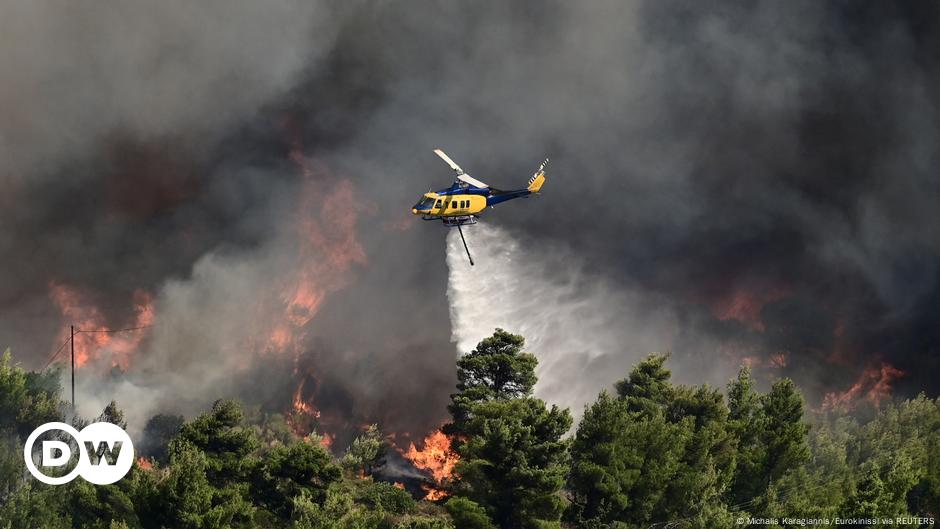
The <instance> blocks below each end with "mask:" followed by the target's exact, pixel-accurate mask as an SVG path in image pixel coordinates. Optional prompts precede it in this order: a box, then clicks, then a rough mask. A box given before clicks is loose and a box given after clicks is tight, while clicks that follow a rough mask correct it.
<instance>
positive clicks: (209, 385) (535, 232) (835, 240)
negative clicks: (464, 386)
mask: <svg viewBox="0 0 940 529" xmlns="http://www.w3.org/2000/svg"><path fill="white" fill-rule="evenodd" d="M2 9H3V16H2V17H0V43H2V44H3V45H2V46H0V75H2V76H3V77H2V78H3V80H4V82H3V83H0V103H2V104H0V109H2V110H0V154H2V156H0V159H2V166H0V183H2V185H3V190H2V192H0V225H2V228H3V229H2V230H0V252H2V255H3V256H4V257H3V259H2V261H0V263H2V264H0V278H2V279H0V343H2V344H3V345H9V346H10V347H12V348H13V350H14V353H15V355H16V357H17V358H18V359H19V360H20V361H22V362H23V363H24V365H26V367H29V368H33V369H38V368H41V367H43V366H44V364H45V363H46V361H47V359H48V358H49V357H50V355H51V353H52V352H53V351H55V350H56V349H57V348H58V347H59V345H60V344H61V343H62V341H63V336H64V335H63V332H65V331H64V330H65V329H67V328H68V326H69V325H72V324H75V325H78V326H79V327H80V328H83V329H84V327H88V326H91V327H94V329H96V330H101V331H104V330H108V331H111V330H116V329H120V328H125V327H135V326H138V323H139V322H141V321H144V322H146V321H148V318H152V321H151V325H152V326H149V327H146V328H145V329H141V330H139V331H134V332H139V333H140V334H138V335H133V336H131V335H120V337H119V336H118V335H115V336H114V337H113V338H111V339H107V340H106V339H104V338H95V339H92V337H91V335H90V334H86V335H81V336H82V344H83V347H85V348H86V349H85V350H84V352H85V354H86V358H87V364H83V366H82V367H81V368H80V371H79V377H78V380H79V383H80V387H79V395H78V399H79V408H80V411H81V412H82V413H85V414H89V415H90V414H93V413H96V412H97V411H98V410H97V409H96V408H99V407H101V406H102V405H103V403H105V402H107V401H108V400H110V399H111V398H117V399H118V401H119V404H120V405H121V406H123V407H125V408H127V410H128V411H129V413H130V416H131V419H132V428H135V427H136V428H140V427H141V426H142V424H143V422H144V421H146V419H147V417H148V416H149V415H150V414H152V413H155V412H158V411H178V412H183V413H193V412H195V411H196V410H198V409H200V408H202V407H204V406H206V405H207V404H208V403H210V402H211V401H212V400H214V399H215V398H218V397H221V396H237V397H241V398H243V399H245V400H246V401H248V402H250V403H251V404H253V405H256V406H261V407H263V408H265V409H267V410H271V411H281V412H285V411H291V410H295V408H296V407H295V406H294V403H295V401H296V400H297V398H298V396H299V398H300V400H301V401H302V403H303V404H304V406H302V407H301V408H302V409H309V410H316V412H319V427H320V428H321V429H322V430H330V429H332V430H335V431H334V432H329V433H334V434H336V435H341V434H342V431H347V430H348V431H353V432H354V431H356V430H358V428H360V427H361V425H362V424H365V423H370V422H375V421H378V422H381V423H382V426H383V427H384V428H385V429H386V431H389V432H397V433H399V434H401V435H402V438H403V439H404V438H406V435H410V436H412V437H413V438H414V437H416V436H423V435H424V434H425V433H427V432H428V431H430V430H432V429H434V428H435V427H437V426H439V425H440V423H441V422H442V421H443V420H444V419H445V416H446V406H445V405H446V402H447V397H448V394H449V393H450V392H451V391H453V384H454V379H455V376H454V357H455V354H456V353H458V352H466V351H467V350H468V349H469V348H470V347H471V346H472V345H473V344H474V343H475V342H476V341H478V340H479V339H481V338H483V337H484V336H485V335H486V334H488V333H490V332H492V328H491V327H495V326H497V325H499V326H504V327H506V328H507V329H509V330H512V331H515V332H521V333H524V334H526V335H527V338H528V339H529V343H530V346H531V349H532V350H533V352H535V353H536V354H538V355H540V358H541V360H542V367H541V369H542V371H541V375H542V376H543V380H542V382H541V383H540V386H539V392H540V394H542V395H543V396H546V397H547V398H550V399H557V400H558V401H559V402H562V403H565V404H569V405H572V406H575V407H577V406H578V405H579V404H580V403H582V402H584V401H586V400H589V399H590V398H592V396H593V395H594V394H595V393H596V392H597V391H598V390H600V389H601V388H603V387H605V386H606V385H608V384H609V383H610V382H611V381H612V380H615V379H617V378H620V377H622V376H623V375H625V374H626V370H627V369H628V367H629V365H630V364H631V363H632V362H633V361H635V359H636V358H638V357H639V356H640V355H642V354H645V353H646V352H648V351H650V350H660V351H663V350H671V351H672V352H673V364H674V365H673V368H674V369H675V371H676V374H677V376H678V377H679V378H680V379H682V380H684V381H690V382H693V381H694V382H698V381H701V380H702V379H706V380H708V381H711V382H713V383H721V382H723V380H724V379H725V378H726V377H727V376H728V375H729V374H730V373H731V372H733V370H734V369H735V368H736V367H737V365H739V364H741V363H749V364H751V365H752V366H753V367H754V368H755V371H757V372H758V373H759V375H760V376H761V377H762V378H763V379H764V380H768V379H770V378H773V377H776V376H792V377H794V378H795V379H796V380H797V382H798V383H799V384H801V386H803V387H805V388H807V390H808V391H809V393H810V396H811V398H812V399H813V401H814V403H813V405H814V406H824V405H827V404H826V403H829V404H828V405H830V406H836V405H839V406H843V405H844V406H851V405H854V404H852V403H853V402H858V401H862V402H869V403H871V404H872V405H876V404H878V403H881V402H883V401H884V398H886V395H889V394H891V393H895V392H901V393H912V392H917V391H921V390H925V391H928V392H930V393H931V394H936V393H937V392H938V391H940V386H938V385H937V381H936V380H935V377H934V378H931V377H930V373H932V372H935V371H936V370H937V368H940V364H938V362H940V360H938V358H940V356H938V355H937V354H936V353H937V349H938V343H940V334H938V327H937V326H936V325H935V319H936V318H935V314H936V313H937V309H938V307H940V281H938V280H940V242H938V241H940V234H938V232H937V230H938V228H937V227H938V226H940V209H938V208H937V207H936V204H937V201H938V198H940V180H938V178H937V174H938V169H940V158H938V149H937V145H940V141H938V140H940V127H938V123H940V119H938V117H940V116H938V114H937V112H938V110H937V109H938V108H940V105H937V102H936V95H935V94H937V93H940V90H938V84H940V82H938V81H940V79H938V72H940V65H938V58H937V55H936V53H935V50H936V49H937V48H938V45H940V41H938V39H940V37H938V35H940V31H938V29H940V28H938V24H940V7H937V6H936V5H934V4H918V5H914V4H897V5H895V4H886V3H879V2H871V3H866V2H863V3H858V2H844V3H843V2H830V3H825V4H820V3H818V2H811V1H805V2H804V1H798V2H789V3H787V4H786V5H783V4H780V3H778V2H753V3H748V4H728V5H716V6H711V5H703V4H701V3H690V2H668V1H667V2H661V1H657V2H641V1H638V2H613V1H611V2H606V1H600V2H592V3H588V4H583V3H571V2H537V3H529V2H522V3H501V2H479V3H473V4H470V5H461V4H446V3H440V2H430V1H427V2H417V3H415V2H401V3H398V2H387V3H381V4H380V5H376V4H374V3H369V4H359V3H355V2H352V3H350V2H342V3H340V2H330V1H324V2H319V3H318V2H314V3H310V2H294V1H292V0H283V1H282V0H276V1H273V2H266V3H264V4H258V3H253V2H243V1H236V2H221V1H210V2H200V3H199V4H197V5H193V4H190V3H186V2H161V3H152V2H150V3H146V2H129V3H128V2H125V3H122V4H121V5H120V6H108V8H107V9H103V8H94V7H89V6H87V5H71V6H64V5H56V4H55V3H51V2H34V1H26V0H22V1H21V0H16V1H12V2H6V4H5V5H4V7H3V8H2ZM434 147H442V148H444V149H445V150H446V151H447V152H448V154H450V155H451V156H452V157H453V158H454V159H455V160H456V161H457V162H458V163H460V164H461V166H463V167H464V168H465V169H467V170H468V171H469V172H470V173H471V174H473V175H474V176H476V177H477V178H480V179H482V180H484V181H486V182H489V183H490V184H492V185H494V186H496V187H500V188H511V187H515V186H521V185H523V184H524V182H525V180H526V178H527V177H528V176H529V175H530V174H531V173H532V171H533V170H534V169H535V167H536V166H537V164H538V162H539V161H540V160H542V159H543V158H544V156H546V155H550V156H551V157H552V165H551V166H550V168H549V169H550V170H549V181H548V183H547V184H546V187H545V188H544V190H543V196H542V197H541V198H540V199H538V200H537V201H535V200H530V201H519V203H509V204H506V205H505V206H500V207H499V208H497V209H495V210H493V211H490V212H488V215H487V216H486V217H485V219H484V223H483V224H482V225H480V226H477V227H474V228H471V229H468V230H467V235H468V237H469V239H470V242H471V245H472V248H473V251H474V252H475V253H477V256H478V258H479V266H477V267H474V268H473V269H468V268H466V267H465V266H464V265H465V263H461V262H459V260H458V262H452V261H453V259H456V258H457V257H458V256H460V255H461V254H460V253H459V252H457V253H454V252H453V251H451V252H450V253H449V254H448V255H450V256H451V257H448V258H447V259H449V260H450V261H446V260H445V252H444V251H442V239H443V238H444V237H445V235H444V231H443V229H441V228H440V227H439V226H436V225H433V224H431V223H427V224H426V223H421V222H420V221H417V220H416V219H413V218H409V213H408V207H409V205H410V204H412V203H413V202H414V201H415V199H416V198H417V197H418V196H419V194H420V193H421V192H424V191H426V190H427V189H428V187H435V188H436V187H444V186H446V185H447V184H448V181H449V179H450V177H451V174H450V172H449V170H448V169H447V168H446V167H445V166H443V165H441V164H440V162H439V161H438V160H437V159H436V158H435V157H434V156H433V155H432V154H431V152H430V150H431V149H432V148H434ZM448 244H450V245H452V244H453V241H452V240H451V241H449V242H448ZM461 259H462V257H461ZM510 259H511V261H510ZM452 323H453V328H452ZM101 334H106V333H101ZM454 338H455V339H454ZM455 341H456V342H457V343H456V345H455V343H454V342H455ZM565 377H568V378H565ZM416 403H419V404H420V405H417V404H416ZM295 411H296V410H295ZM297 413H300V412H297ZM304 413H309V414H311V417H312V416H313V415H315V413H314V412H313V411H309V412H304ZM335 442H336V443H337V445H339V446H341V445H342V442H343V439H341V438H337V440H336V441H335Z"/></svg>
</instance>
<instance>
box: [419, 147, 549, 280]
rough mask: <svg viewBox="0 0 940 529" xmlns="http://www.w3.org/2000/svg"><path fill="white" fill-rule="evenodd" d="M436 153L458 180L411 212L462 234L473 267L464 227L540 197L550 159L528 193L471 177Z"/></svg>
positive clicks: (525, 190) (445, 157) (442, 154)
mask: <svg viewBox="0 0 940 529" xmlns="http://www.w3.org/2000/svg"><path fill="white" fill-rule="evenodd" d="M434 153H435V154H437V155H438V156H440V157H441V159H442V160H444V162H445V163H446V164H447V165H449V166H450V168H451V169H453V170H454V172H455V173H457V179H456V180H454V183H453V184H451V186H450V187H448V188H447V189H441V190H439V191H436V192H431V191H429V192H427V193H425V194H424V196H423V197H421V200H419V201H418V203H417V204H415V205H414V207H413V208H411V212H412V213H413V214H415V215H421V218H422V219H423V220H440V221H441V222H443V223H444V226H447V227H448V228H453V227H456V228H457V230H458V231H459V232H460V239H461V240H462V241H463V247H464V249H465V250H467V258H468V259H470V265H471V266H473V257H471V256H470V249H469V248H468V247H467V240H466V239H464V236H463V230H461V226H465V225H472V224H476V223H477V217H478V216H479V215H480V213H481V212H482V211H483V210H485V209H486V208H488V207H489V208H491V207H493V206H495V205H496V204H500V203H502V202H506V201H507V200H512V199H514V198H522V197H529V196H531V195H533V194H538V192H539V191H540V190H541V189H542V185H543V184H544V183H545V166H546V165H548V158H546V159H545V161H544V162H542V165H540V166H539V169H538V171H536V172H535V174H534V175H532V178H530V179H529V184H528V186H526V187H525V188H524V189H513V190H509V191H503V190H500V189H496V188H494V187H491V186H490V185H488V184H485V183H483V182H481V181H479V180H477V179H476V178H473V177H472V176H470V175H469V174H467V173H466V171H464V170H463V169H461V168H460V166H459V165H457V164H456V163H454V161H453V160H451V159H450V157H449V156H447V155H446V154H444V151H442V150H440V149H434Z"/></svg>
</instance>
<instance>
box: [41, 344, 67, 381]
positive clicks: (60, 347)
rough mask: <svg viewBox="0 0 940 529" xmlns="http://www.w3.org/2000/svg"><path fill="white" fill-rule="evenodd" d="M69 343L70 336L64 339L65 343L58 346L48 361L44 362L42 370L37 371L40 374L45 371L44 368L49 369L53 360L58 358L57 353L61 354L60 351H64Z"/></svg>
mask: <svg viewBox="0 0 940 529" xmlns="http://www.w3.org/2000/svg"><path fill="white" fill-rule="evenodd" d="M71 341H72V337H71V336H70V337H68V338H66V339H65V341H64V342H62V345H60V346H59V348H58V349H56V352H54V353H52V356H50V357H49V360H47V361H46V365H44V366H42V369H40V370H39V371H40V372H43V371H45V370H46V368H47V367H49V364H51V363H52V361H53V360H55V357H57V356H59V353H61V352H62V349H65V346H66V345H68V343H69V342H71Z"/></svg>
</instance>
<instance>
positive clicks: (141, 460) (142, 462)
mask: <svg viewBox="0 0 940 529" xmlns="http://www.w3.org/2000/svg"><path fill="white" fill-rule="evenodd" d="M137 466H138V467H140V469H141V470H147V471H150V470H153V461H151V460H149V459H147V458H146V457H138V458H137Z"/></svg>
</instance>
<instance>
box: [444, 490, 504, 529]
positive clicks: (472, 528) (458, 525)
mask: <svg viewBox="0 0 940 529" xmlns="http://www.w3.org/2000/svg"><path fill="white" fill-rule="evenodd" d="M444 507H445V508H446V509H447V512H448V514H450V517H451V519H452V520H453V521H454V527H455V529H496V526H495V525H493V522H492V521H490V518H489V516H487V515H486V510H485V509H483V507H480V506H479V505H477V503H476V502H474V501H472V500H468V499H467V498H459V497H458V498H451V499H449V500H447V503H446V504H444Z"/></svg>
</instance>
